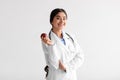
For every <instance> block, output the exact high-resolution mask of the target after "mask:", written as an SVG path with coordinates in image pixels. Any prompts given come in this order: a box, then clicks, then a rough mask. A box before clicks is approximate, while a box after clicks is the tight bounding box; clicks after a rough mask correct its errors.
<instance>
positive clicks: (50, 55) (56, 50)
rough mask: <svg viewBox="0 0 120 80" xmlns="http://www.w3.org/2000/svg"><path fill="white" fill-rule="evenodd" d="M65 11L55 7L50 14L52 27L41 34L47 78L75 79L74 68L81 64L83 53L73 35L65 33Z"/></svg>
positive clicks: (50, 79)
mask: <svg viewBox="0 0 120 80" xmlns="http://www.w3.org/2000/svg"><path fill="white" fill-rule="evenodd" d="M66 21H67V13H66V11H65V10H64V9H61V8H56V9H54V10H52V12H51V14H50V24H51V25H52V28H51V30H50V32H49V35H48V36H42V37H41V40H42V48H43V51H44V54H45V58H46V64H47V65H48V67H47V69H48V75H47V76H46V79H47V80H77V76H76V70H77V69H78V68H79V67H80V66H81V65H82V63H83V61H84V55H83V52H82V49H81V47H80V45H79V43H78V42H77V40H76V38H75V36H73V35H71V34H69V33H66V32H65V31H64V30H63V29H64V27H65V26H66Z"/></svg>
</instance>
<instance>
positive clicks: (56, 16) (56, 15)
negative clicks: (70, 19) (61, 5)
mask: <svg viewBox="0 0 120 80" xmlns="http://www.w3.org/2000/svg"><path fill="white" fill-rule="evenodd" d="M56 17H60V16H59V15H56ZM63 17H65V18H66V16H63Z"/></svg>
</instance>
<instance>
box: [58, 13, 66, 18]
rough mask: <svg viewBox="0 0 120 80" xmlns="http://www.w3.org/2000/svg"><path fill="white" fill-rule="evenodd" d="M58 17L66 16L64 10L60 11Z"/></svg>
mask: <svg viewBox="0 0 120 80" xmlns="http://www.w3.org/2000/svg"><path fill="white" fill-rule="evenodd" d="M56 17H66V14H65V13H64V12H59V13H58V14H57V15H56Z"/></svg>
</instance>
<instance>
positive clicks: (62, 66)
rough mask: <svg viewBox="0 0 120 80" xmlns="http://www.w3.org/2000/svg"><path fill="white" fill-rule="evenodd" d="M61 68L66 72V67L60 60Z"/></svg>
mask: <svg viewBox="0 0 120 80" xmlns="http://www.w3.org/2000/svg"><path fill="white" fill-rule="evenodd" d="M59 68H60V69H61V70H63V71H65V72H66V68H65V67H64V65H63V64H62V62H61V61H60V60H59Z"/></svg>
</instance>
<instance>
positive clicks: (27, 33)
mask: <svg viewBox="0 0 120 80" xmlns="http://www.w3.org/2000/svg"><path fill="white" fill-rule="evenodd" d="M57 7H60V8H64V9H65V10H66V11H67V13H68V21H67V26H66V28H65V30H66V31H68V32H75V33H77V35H78V37H77V38H78V40H79V42H80V44H81V47H82V48H83V51H84V54H85V62H84V64H83V65H82V66H81V68H80V69H79V70H78V78H79V79H78V80H120V1H119V0H79V1H77V0H43V1H42V0H0V80H44V79H45V78H44V77H45V72H44V70H43V68H44V66H45V59H44V53H43V51H42V48H41V41H40V38H39V35H40V34H41V33H42V32H49V30H50V28H51V25H50V23H49V14H50V12H51V10H52V9H54V8H57Z"/></svg>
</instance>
